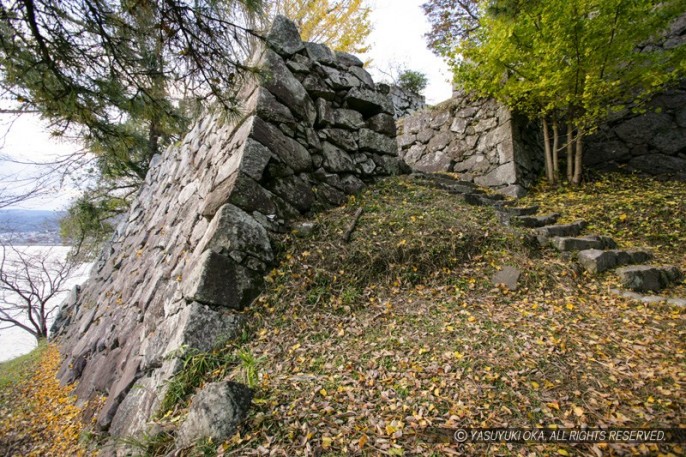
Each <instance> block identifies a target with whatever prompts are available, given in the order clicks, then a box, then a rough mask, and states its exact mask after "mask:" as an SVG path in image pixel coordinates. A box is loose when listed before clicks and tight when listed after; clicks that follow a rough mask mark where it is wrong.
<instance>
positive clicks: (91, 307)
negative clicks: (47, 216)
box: [54, 18, 400, 436]
mask: <svg viewBox="0 0 686 457" xmlns="http://www.w3.org/2000/svg"><path fill="white" fill-rule="evenodd" d="M268 43H269V48H268V49H265V50H264V51H263V52H262V53H261V55H260V56H259V61H260V62H261V64H263V67H264V69H265V70H266V76H265V77H264V78H263V79H262V82H261V83H258V82H254V83H249V84H246V85H245V86H244V87H243V89H242V91H241V99H242V100H243V101H244V103H243V108H244V112H245V113H247V114H246V115H244V116H242V117H240V119H227V118H226V116H225V115H223V114H211V115H207V116H206V117H204V118H203V119H202V120H200V121H198V122H197V123H196V124H195V126H194V127H193V128H192V130H191V132H190V133H189V134H188V135H187V136H186V137H185V139H184V140H183V141H182V142H181V143H180V144H178V145H175V146H173V147H170V148H169V149H168V150H167V151H166V152H165V153H164V154H162V155H160V156H156V157H155V158H154V159H153V161H152V163H151V165H150V171H149V173H148V175H147V177H146V179H145V184H144V185H143V186H142V188H141V189H140V191H139V193H138V195H137V197H136V198H135V200H134V202H133V204H132V206H131V209H130V211H129V213H128V216H127V217H126V219H125V220H124V221H123V222H122V223H121V224H120V225H119V227H118V228H117V229H116V233H115V234H114V236H113V238H112V240H111V242H110V243H109V244H108V245H107V247H106V248H105V249H104V251H103V253H102V255H101V256H100V258H99V260H98V261H97V263H96V265H95V266H94V268H93V270H92V273H91V277H90V279H89V280H88V282H87V283H86V284H85V285H84V286H83V288H82V290H81V292H80V294H79V295H78V296H74V297H73V298H72V299H71V300H69V301H68V302H65V303H64V304H63V306H62V308H61V310H60V314H59V316H58V318H57V320H56V324H55V327H54V334H55V335H57V336H58V338H59V341H60V343H61V348H62V352H63V355H64V356H65V360H64V363H63V364H62V367H61V370H60V373H59V377H60V379H61V380H62V382H64V383H71V382H74V381H77V382H78V385H77V387H76V390H75V393H76V395H77V396H78V399H79V402H80V403H82V404H83V403H89V401H90V400H96V399H98V398H100V397H104V404H100V403H98V402H92V403H90V406H89V407H88V408H87V409H86V411H87V413H86V417H85V419H86V420H89V419H91V418H94V419H95V420H96V422H97V425H98V426H99V427H100V428H101V429H103V430H108V431H109V433H110V434H111V435H114V436H125V435H130V434H135V433H137V432H141V431H144V430H145V429H146V427H147V425H148V420H149V419H150V418H151V416H152V415H153V414H154V413H155V411H156V410H157V408H158V406H159V404H160V401H161V400H162V398H163V396H164V393H165V389H166V384H165V382H166V381H168V380H169V379H170V378H171V377H172V376H173V375H174V374H175V373H176V372H177V371H178V370H179V369H180V368H181V363H180V360H181V359H180V356H181V355H182V354H183V352H185V351H188V350H199V351H206V350H209V349H210V348H212V347H213V346H214V345H216V344H217V343H219V342H221V341H223V340H225V339H227V338H231V337H234V336H236V335H239V334H240V333H241V328H242V325H243V324H244V317H243V314H242V313H241V310H243V309H245V307H247V306H249V305H250V303H251V302H252V300H253V299H254V298H255V297H256V296H257V295H258V294H259V293H260V291H261V287H262V278H263V276H264V275H265V273H266V272H267V271H268V270H269V269H270V268H272V266H273V262H274V253H273V250H272V247H271V240H270V233H273V232H283V231H286V230H288V229H289V224H290V223H291V221H293V220H294V219H297V218H298V217H300V216H301V215H303V214H308V213H311V212H313V211H316V210H318V209H321V208H325V207H330V206H332V205H339V204H342V203H343V202H345V201H346V199H347V195H348V194H352V193H354V192H357V191H359V190H360V189H361V188H362V187H364V181H365V180H368V179H372V178H374V177H376V176H383V175H390V174H395V173H398V171H399V168H400V161H399V159H398V157H397V153H396V143H395V140H394V137H395V122H394V120H393V115H392V114H393V106H392V104H391V102H390V100H389V99H388V97H387V96H385V95H384V94H382V93H380V92H379V91H378V90H377V89H376V87H375V84H374V82H373V81H372V79H371V77H370V76H369V74H368V73H367V72H366V71H365V70H364V69H363V68H362V62H361V61H360V60H359V59H357V58H356V57H354V56H351V55H349V54H344V53H334V52H332V51H331V50H329V49H328V48H327V47H325V46H322V45H318V44H312V43H303V42H302V41H301V40H300V36H299V34H298V31H297V29H296V28H295V25H294V24H293V23H291V22H289V21H288V20H286V19H285V18H278V19H277V20H276V22H275V24H274V26H273V29H272V31H271V33H270V35H269V37H268Z"/></svg>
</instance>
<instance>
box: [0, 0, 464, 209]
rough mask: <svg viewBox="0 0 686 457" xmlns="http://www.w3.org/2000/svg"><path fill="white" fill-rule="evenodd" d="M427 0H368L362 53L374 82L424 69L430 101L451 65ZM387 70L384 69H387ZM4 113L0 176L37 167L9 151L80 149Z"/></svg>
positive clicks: (64, 194)
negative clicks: (432, 29)
mask: <svg viewBox="0 0 686 457" xmlns="http://www.w3.org/2000/svg"><path fill="white" fill-rule="evenodd" d="M424 1H425V0H369V3H370V5H371V6H372V8H373V12H372V23H373V27H374V29H373V31H372V33H371V35H370V37H369V42H370V43H371V45H372V48H371V51H370V52H369V53H368V54H367V55H365V56H361V57H363V58H364V59H371V65H370V68H369V71H370V73H371V74H372V76H373V77H374V80H375V81H376V82H381V81H384V80H385V81H388V80H389V79H390V78H389V77H388V76H387V74H388V73H392V74H393V76H397V75H396V74H394V73H395V72H394V70H397V69H398V68H399V67H400V68H404V69H409V70H417V71H421V72H423V73H425V74H426V75H427V77H428V79H429V85H428V87H427V88H426V90H425V91H424V95H425V96H426V99H427V102H428V103H429V104H436V103H439V102H441V101H443V100H446V99H448V98H449V97H450V95H451V86H450V83H449V82H448V81H449V80H450V73H449V70H448V67H447V65H446V64H445V63H444V62H443V61H442V60H441V59H440V58H438V57H436V56H435V55H434V54H432V53H431V51H429V50H428V49H427V47H426V40H425V39H424V34H425V33H426V32H427V31H428V30H429V23H428V21H427V20H426V17H425V16H424V12H423V11H422V9H421V7H420V5H421V4H422V3H423V2H424ZM384 73H386V74H384ZM15 117H16V116H9V115H0V134H4V133H5V132H7V134H6V135H5V137H4V141H1V140H0V180H2V181H6V180H7V178H8V177H20V178H26V177H28V176H32V175H33V174H35V173H36V172H37V170H36V167H31V166H26V165H17V164H13V163H10V162H8V161H6V160H3V156H10V157H12V158H15V159H19V160H22V161H35V162H40V161H46V160H50V159H51V158H54V157H56V156H58V155H63V154H68V153H70V152H72V151H75V150H76V149H78V145H75V144H73V143H66V142H64V141H59V140H56V139H55V138H52V137H51V136H50V134H49V131H48V129H47V126H46V125H45V124H44V123H42V122H41V121H40V120H39V119H38V117H37V116H33V115H24V116H22V117H21V118H19V119H15ZM76 194H77V192H76V190H75V188H74V187H72V186H65V187H63V188H62V190H60V191H59V192H58V191H57V190H56V191H55V192H54V193H53V194H52V195H51V196H49V197H44V198H40V199H34V200H31V201H27V202H23V203H21V204H20V205H16V206H14V207H15V208H26V209H28V208H31V209H48V210H60V209H65V208H66V206H67V205H68V203H69V201H70V200H71V199H73V198H74V197H75V195H76Z"/></svg>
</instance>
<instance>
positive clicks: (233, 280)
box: [182, 250, 263, 310]
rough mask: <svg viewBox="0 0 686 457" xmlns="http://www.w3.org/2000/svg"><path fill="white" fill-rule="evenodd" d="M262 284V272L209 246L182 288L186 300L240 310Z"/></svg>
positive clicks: (258, 292)
mask: <svg viewBox="0 0 686 457" xmlns="http://www.w3.org/2000/svg"><path fill="white" fill-rule="evenodd" d="M262 284H263V280H262V275H261V274H259V273H256V272H254V271H252V270H250V269H248V268H246V267H243V266H241V265H239V264H237V263H236V262H234V261H233V260H231V259H229V258H228V257H224V256H223V255H221V254H217V253H216V252H213V251H210V250H207V251H205V252H204V253H203V254H202V256H201V257H200V259H199V260H198V262H197V265H196V266H195V268H194V269H193V271H192V272H191V274H190V275H189V276H188V277H187V278H184V279H183V286H182V289H183V296H184V298H185V299H186V300H187V301H196V302H199V303H202V304H206V305H213V306H223V307H226V308H232V309H239V310H240V309H243V308H244V307H246V306H247V305H249V304H250V303H251V302H252V301H253V300H254V299H255V297H257V296H258V295H259V294H260V292H261V291H262Z"/></svg>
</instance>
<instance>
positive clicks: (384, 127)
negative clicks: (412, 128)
mask: <svg viewBox="0 0 686 457" xmlns="http://www.w3.org/2000/svg"><path fill="white" fill-rule="evenodd" d="M367 127H369V128H370V129H372V130H373V131H375V132H377V133H381V134H383V135H386V136H388V137H391V138H393V137H395V133H396V130H395V120H394V119H393V116H391V115H390V114H384V113H380V114H377V115H376V116H372V117H370V118H369V119H367ZM399 144H400V143H399Z"/></svg>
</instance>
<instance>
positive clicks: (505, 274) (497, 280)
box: [492, 266, 522, 290]
mask: <svg viewBox="0 0 686 457" xmlns="http://www.w3.org/2000/svg"><path fill="white" fill-rule="evenodd" d="M521 274H522V272H521V271H519V270H518V269H516V268H514V267H510V266H504V267H503V268H502V269H501V270H500V271H498V272H497V273H496V274H495V275H493V278H492V282H493V284H495V285H496V286H497V285H499V284H502V285H504V286H505V287H507V288H508V289H510V290H517V287H518V286H519V277H520V275H521Z"/></svg>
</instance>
